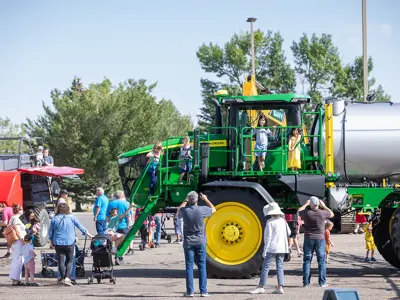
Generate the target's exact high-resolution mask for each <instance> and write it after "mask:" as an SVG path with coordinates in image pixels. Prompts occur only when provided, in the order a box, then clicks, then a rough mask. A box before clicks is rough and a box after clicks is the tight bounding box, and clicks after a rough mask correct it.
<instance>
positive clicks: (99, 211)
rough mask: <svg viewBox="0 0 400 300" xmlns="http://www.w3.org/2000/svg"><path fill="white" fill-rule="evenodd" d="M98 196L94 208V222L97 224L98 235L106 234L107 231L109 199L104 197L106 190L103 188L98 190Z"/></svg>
mask: <svg viewBox="0 0 400 300" xmlns="http://www.w3.org/2000/svg"><path fill="white" fill-rule="evenodd" d="M96 196H97V198H96V202H95V203H94V207H93V215H94V217H93V220H94V221H95V222H96V231H97V234H104V232H105V231H106V229H107V222H106V215H107V207H108V198H107V196H106V195H104V190H103V188H101V187H98V188H97V189H96Z"/></svg>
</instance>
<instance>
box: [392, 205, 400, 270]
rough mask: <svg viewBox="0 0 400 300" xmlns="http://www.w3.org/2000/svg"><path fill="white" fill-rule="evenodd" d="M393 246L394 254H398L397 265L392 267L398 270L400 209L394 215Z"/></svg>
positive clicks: (399, 266)
mask: <svg viewBox="0 0 400 300" xmlns="http://www.w3.org/2000/svg"><path fill="white" fill-rule="evenodd" d="M391 237H392V245H393V249H394V253H395V254H396V258H397V260H396V265H393V264H392V263H391V264H392V265H393V266H394V267H396V268H400V259H399V258H400V208H398V209H396V211H395V212H394V214H393V222H392V236H391Z"/></svg>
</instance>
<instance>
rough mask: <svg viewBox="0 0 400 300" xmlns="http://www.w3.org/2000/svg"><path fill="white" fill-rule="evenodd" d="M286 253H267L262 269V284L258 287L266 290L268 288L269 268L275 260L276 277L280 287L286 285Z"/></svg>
mask: <svg viewBox="0 0 400 300" xmlns="http://www.w3.org/2000/svg"><path fill="white" fill-rule="evenodd" d="M284 257H285V254H284V253H267V254H266V255H265V258H264V262H263V265H262V269H261V275H260V283H259V284H258V286H260V287H263V288H265V287H266V286H267V278H268V273H269V267H270V265H271V263H272V261H273V260H274V259H275V262H276V277H277V278H278V285H281V286H283V285H284V284H285V275H284V273H283V259H284Z"/></svg>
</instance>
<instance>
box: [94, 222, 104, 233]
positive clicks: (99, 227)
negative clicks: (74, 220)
mask: <svg viewBox="0 0 400 300" xmlns="http://www.w3.org/2000/svg"><path fill="white" fill-rule="evenodd" d="M106 230H107V222H106V220H97V221H96V231H97V234H104V232H106Z"/></svg>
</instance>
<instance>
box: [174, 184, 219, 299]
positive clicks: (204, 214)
mask: <svg viewBox="0 0 400 300" xmlns="http://www.w3.org/2000/svg"><path fill="white" fill-rule="evenodd" d="M200 199H201V200H203V201H204V202H205V203H206V205H207V206H199V205H197V204H198V201H199V195H198V194H197V193H196V192H195V191H192V192H190V193H189V194H188V195H187V196H186V200H185V201H184V202H183V203H182V204H181V205H180V206H179V208H178V216H179V218H182V219H183V249H184V252H185V263H186V293H185V295H184V296H185V297H194V286H193V263H194V262H196V264H197V267H198V269H199V286H200V296H201V297H208V296H209V294H208V292H207V270H206V257H207V253H206V243H207V238H206V232H205V226H204V218H209V217H211V215H212V214H213V213H215V212H216V209H215V207H214V205H212V203H211V202H210V200H208V198H207V196H206V195H203V194H200ZM187 204H189V206H188V207H186V205H187Z"/></svg>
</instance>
